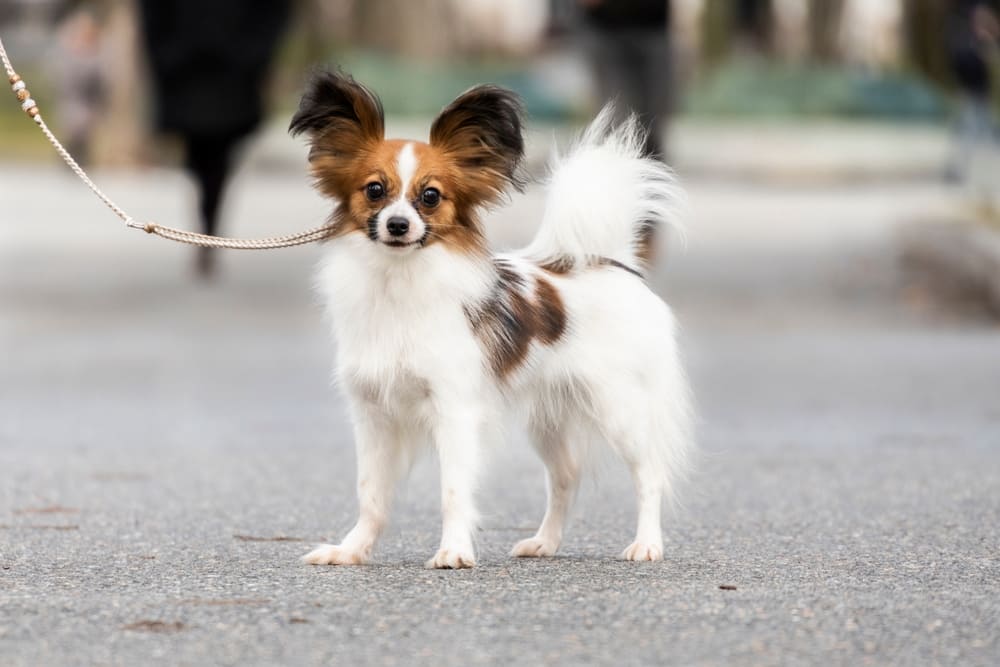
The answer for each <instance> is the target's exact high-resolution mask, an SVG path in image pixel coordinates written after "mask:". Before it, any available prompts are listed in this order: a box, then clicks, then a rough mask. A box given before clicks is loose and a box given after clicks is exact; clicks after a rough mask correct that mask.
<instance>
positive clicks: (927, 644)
mask: <svg viewBox="0 0 1000 667" xmlns="http://www.w3.org/2000/svg"><path fill="white" fill-rule="evenodd" d="M101 179H102V182H103V183H105V184H106V185H107V186H108V188H109V189H110V190H112V191H113V192H115V193H122V199H123V203H126V204H127V205H128V206H129V207H130V208H134V209H136V210H140V211H148V212H155V213H156V215H158V216H159V217H160V219H161V220H163V221H174V220H177V219H179V218H182V217H183V216H184V214H185V213H186V211H187V209H186V208H185V207H184V204H183V203H182V202H183V201H184V197H183V196H184V195H185V194H186V192H187V186H186V184H185V183H184V182H183V181H182V180H180V179H179V178H178V177H177V176H176V175H173V174H170V173H164V172H156V171H153V172H147V173H140V174H133V175H122V174H117V175H116V174H105V175H102V176H101ZM0 182H2V183H3V184H4V186H3V187H4V199H5V208H4V210H3V211H2V212H0V337H2V339H0V566H2V569H0V664H2V665H5V666H6V665H57V664H58V665H66V664H123V665H126V664H140V663H141V664H205V663H218V664H239V665H269V664H277V663H284V664H317V665H318V664H400V665H410V664H433V665H468V664H488V663H494V664H511V663H513V662H515V661H518V662H521V663H522V664H537V663H543V664H606V665H609V664H614V665H618V664H639V663H642V664H664V663H678V664H706V665H707V664H736V665H741V664H755V665H756V664H795V663H812V664H817V663H820V664H830V663H834V664H851V665H856V664H862V663H877V664H928V663H938V664H982V665H990V664H997V663H998V662H1000V643H998V642H1000V329H998V328H997V327H996V325H993V324H990V323H989V322H988V321H986V320H985V319H982V318H980V317H979V316H978V315H977V313H975V312H974V311H963V312H958V311H956V310H954V309H947V310H945V309H942V308H940V307H937V306H936V305H935V303H934V302H933V300H931V299H930V298H929V297H928V295H927V294H926V293H925V292H924V290H922V289H921V288H920V287H919V286H914V285H913V284H912V283H907V282H905V281H904V280H903V276H902V274H901V273H900V271H899V269H898V268H897V265H896V258H895V254H894V251H893V248H894V242H893V234H894V232H895V223H896V221H897V220H899V219H900V218H902V217H905V214H906V212H907V211H912V210H923V209H926V208H927V207H930V206H935V205H937V204H938V203H939V202H940V197H941V193H939V192H937V191H935V190H934V189H933V188H931V187H928V186H925V185H914V184H910V185H907V184H894V185H883V186H881V187H879V188H878V189H865V188H856V187H855V188H847V187H841V188H803V187H795V188H781V187H777V186H770V187H766V188H750V187H741V186H738V185H733V184H731V183H720V182H714V183H713V182H709V181H699V182H695V183H692V184H690V187H691V192H692V198H693V200H694V206H695V210H696V212H697V221H696V223H695V225H694V228H693V230H692V241H691V244H690V248H689V250H688V252H687V254H686V255H683V256H681V255H672V256H671V258H670V260H669V262H668V266H667V268H666V269H665V270H664V271H662V272H661V274H660V275H659V276H658V277H657V280H656V285H657V288H658V289H659V290H661V291H662V292H663V293H664V294H666V295H667V296H668V298H669V299H670V300H671V302H672V303H674V304H675V305H676V309H677V311H678V315H679V317H680V319H681V321H682V323H683V325H684V345H685V349H686V350H687V356H688V360H689V366H690V374H691V376H692V379H693V382H694V385H695V389H696V392H697V395H698V400H699V404H700V411H701V421H702V424H701V427H700V441H701V445H702V448H703V456H702V458H701V462H700V465H699V471H698V474H697V475H696V476H695V478H694V480H693V481H692V483H691V484H690V486H689V488H688V489H687V490H686V492H685V494H684V499H685V507H684V508H683V509H682V510H681V511H680V512H678V514H677V515H676V516H675V517H673V518H670V519H669V520H668V523H667V536H668V546H667V551H666V558H665V560H664V562H662V563H656V564H639V565H636V564H626V563H623V562H620V561H618V560H616V559H615V555H616V554H617V553H618V552H619V551H620V550H621V548H622V547H623V546H624V545H625V544H626V543H627V541H628V539H629V538H630V533H631V522H632V517H633V509H632V503H631V498H630V495H629V488H628V483H627V480H626V479H625V476H624V474H623V472H622V471H620V470H619V469H618V467H617V466H612V472H611V474H609V475H607V476H604V477H602V478H600V480H599V481H596V482H595V483H593V484H588V485H585V488H584V490H583V492H582V497H581V501H580V508H579V511H578V512H577V513H576V518H575V521H574V522H573V524H572V526H571V528H570V531H569V534H568V536H567V540H566V543H565V545H564V549H563V551H562V552H561V557H559V558H556V559H553V560H547V561H513V560H510V559H508V558H507V557H506V555H505V554H506V551H507V550H508V549H509V547H510V545H511V544H513V542H514V541H516V540H517V539H519V538H521V537H524V536H526V535H528V534H530V532H531V531H532V530H533V528H534V522H535V521H536V520H537V519H538V518H539V516H540V513H541V509H542V503H543V490H542V488H543V487H542V474H541V468H540V466H539V465H538V464H537V463H536V462H535V460H534V458H533V455H532V454H531V453H530V451H529V449H528V448H527V446H526V444H525V443H524V442H523V441H522V439H521V438H520V437H514V438H513V439H512V441H511V442H510V444H509V445H508V446H507V447H505V448H504V449H503V450H502V451H498V452H496V453H495V454H494V457H495V463H494V465H492V466H491V473H492V474H491V476H490V479H489V480H488V481H487V483H486V485H485V489H484V493H483V508H482V509H483V511H484V514H485V520H484V522H483V527H482V531H481V533H480V535H479V542H480V552H481V554H480V560H481V565H480V566H479V567H478V568H476V569H475V570H472V571H461V572H436V571H427V570H424V569H422V567H421V563H422V562H423V561H424V559H425V558H426V557H427V556H429V555H430V554H431V553H432V551H433V549H434V547H435V544H436V539H437V529H438V518H437V507H436V498H437V491H436V489H435V472H434V469H433V466H431V465H423V466H421V467H418V469H417V470H416V471H415V474H414V476H413V478H412V480H411V481H410V483H409V484H408V485H407V486H406V488H405V490H404V492H403V494H402V496H401V498H400V502H399V509H398V511H397V513H396V517H395V521H394V525H393V527H392V529H391V530H390V531H389V533H388V535H387V538H386V539H385V540H384V542H383V544H382V547H381V550H380V551H379V553H378V556H377V562H376V564H374V565H372V566H369V567H363V568H354V569H350V568H345V569H339V568H315V567H307V566H303V565H300V564H299V563H298V562H297V558H298V556H299V555H300V554H301V553H303V552H304V551H305V549H306V548H307V546H308V545H309V543H312V542H316V541H320V540H327V539H334V538H336V537H337V535H338V534H339V533H340V532H341V531H343V530H344V528H346V527H347V526H348V525H349V522H350V520H351V518H352V514H353V512H354V502H353V498H352V495H353V494H352V486H353V459H352V453H351V444H350V441H349V437H348V434H347V429H346V425H345V421H344V417H343V415H342V412H341V404H340V401H339V399H338V398H337V397H336V395H335V393H334V392H333V391H332V390H331V388H330V387H329V382H328V377H329V376H328V369H329V366H330V362H329V360H330V357H331V351H330V349H329V343H328V341H327V338H326V336H325V334H324V325H323V322H322V316H321V313H320V309H319V307H318V306H317V305H316V303H315V301H314V299H313V297H312V296H311V295H310V293H309V290H308V285H309V282H310V276H311V272H312V265H313V264H314V262H315V259H316V256H317V255H316V251H315V250H314V249H311V248H305V249H300V250H289V251H285V252H283V253H276V254H268V255H264V254H262V255H228V256H226V264H225V278H224V280H223V281H222V282H221V283H219V284H217V285H212V286H204V285H197V284H194V283H193V282H192V281H190V280H189V279H188V277H187V274H186V273H187V271H186V270H187V268H188V264H189V259H190V258H189V256H188V254H187V253H186V251H184V249H177V248H172V247H168V246H166V245H164V244H163V243H162V242H158V241H156V240H154V239H150V238H147V237H145V236H142V235H141V234H138V233H135V232H126V231H123V230H120V229H118V228H117V227H115V225H114V221H113V219H112V218H110V217H109V216H106V215H104V214H103V212H102V211H100V210H99V209H97V208H96V205H95V204H94V203H93V202H91V201H90V200H89V199H88V198H87V196H86V195H85V194H84V193H82V192H80V190H79V188H78V187H77V186H76V184H74V183H73V182H72V181H71V180H69V179H68V178H65V177H63V176H62V175H61V174H60V173H59V172H50V171H48V170H44V169H42V170H35V171H27V172H25V171H21V170H15V169H13V168H0ZM538 209H539V197H538V195H537V193H529V195H528V196H527V197H526V198H524V199H522V200H518V202H516V203H515V205H514V206H513V207H512V208H511V209H508V210H505V211H503V212H500V213H499V214H498V215H497V216H496V221H495V223H494V230H495V234H496V236H497V237H498V239H499V240H500V241H501V242H513V241H516V240H517V239H519V238H523V236H524V235H525V233H526V227H530V221H531V220H532V219H533V218H535V217H536V216H537V214H538ZM12 211H31V216H17V215H15V214H12V213H11V212H12ZM322 214H323V205H322V203H321V202H319V201H318V200H317V199H315V198H314V197H313V196H312V195H311V194H310V193H309V192H308V190H307V189H306V186H305V183H304V181H303V180H302V179H300V178H299V177H298V176H297V175H294V174H292V175H286V174H268V173H264V172H261V173H256V174H250V175H245V176H244V177H243V178H242V179H241V180H240V181H239V182H238V183H237V190H236V198H235V200H234V204H233V206H232V207H231V211H230V215H231V218H232V219H233V220H239V221H240V224H239V225H238V226H237V227H236V228H235V231H237V232H240V233H255V232H259V231H262V230H265V229H271V230H273V229H275V228H297V227H300V226H304V225H308V224H312V223H313V222H315V221H316V220H319V219H321V217H322ZM43 223H44V224H46V225H49V224H51V227H49V226H46V227H42V226H41V225H42V224H43ZM720 585H726V586H733V587H735V590H721V589H720Z"/></svg>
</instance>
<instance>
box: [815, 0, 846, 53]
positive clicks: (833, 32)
mask: <svg viewBox="0 0 1000 667" xmlns="http://www.w3.org/2000/svg"><path fill="white" fill-rule="evenodd" d="M843 16H844V0H810V2H809V22H808V25H809V54H810V55H811V56H812V58H813V60H816V61H819V62H833V61H836V60H838V59H839V58H840V56H841V53H840V46H839V39H838V38H839V36H840V25H841V20H842V19H843Z"/></svg>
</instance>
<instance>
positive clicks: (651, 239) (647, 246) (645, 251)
mask: <svg viewBox="0 0 1000 667" xmlns="http://www.w3.org/2000/svg"><path fill="white" fill-rule="evenodd" d="M635 254H636V256H637V257H638V258H639V259H640V260H641V261H642V264H643V266H646V267H650V266H652V265H653V264H654V263H655V260H656V226H655V225H654V224H653V223H651V222H644V223H642V227H641V228H640V230H639V243H638V244H637V245H636V250H635Z"/></svg>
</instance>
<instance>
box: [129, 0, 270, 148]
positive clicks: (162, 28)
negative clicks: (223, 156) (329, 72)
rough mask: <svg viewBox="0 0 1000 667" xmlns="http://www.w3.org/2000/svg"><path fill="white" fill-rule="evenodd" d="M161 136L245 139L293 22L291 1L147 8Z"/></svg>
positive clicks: (221, 0) (175, 2)
mask: <svg viewBox="0 0 1000 667" xmlns="http://www.w3.org/2000/svg"><path fill="white" fill-rule="evenodd" d="M139 7H140V13H141V20H142V31H143V36H144V39H145V43H146V47H147V51H148V54H149V65H150V71H151V74H152V78H153V84H154V89H155V96H156V106H155V109H156V123H157V127H158V128H159V129H160V130H163V131H166V132H177V133H179V134H181V135H184V136H228V137H233V138H236V137H240V136H243V135H245V134H247V133H249V132H250V131H251V130H253V128H254V127H255V126H256V125H257V124H258V123H259V122H260V120H261V117H262V113H263V111H262V101H261V89H262V87H263V84H264V78H265V75H266V73H267V69H268V65H269V63H270V61H271V59H272V57H273V55H274V52H275V49H276V47H277V44H278V40H279V38H280V36H281V33H282V31H283V29H284V26H285V22H286V20H287V18H288V13H289V5H288V3H287V2H285V1H283V0H140V2H139Z"/></svg>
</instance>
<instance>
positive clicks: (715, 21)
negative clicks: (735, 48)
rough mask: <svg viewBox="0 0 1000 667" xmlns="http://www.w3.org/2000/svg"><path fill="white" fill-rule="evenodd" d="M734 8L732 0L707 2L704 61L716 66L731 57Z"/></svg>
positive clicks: (703, 30)
mask: <svg viewBox="0 0 1000 667" xmlns="http://www.w3.org/2000/svg"><path fill="white" fill-rule="evenodd" d="M732 14H733V6H732V2H730V0H705V9H704V13H703V14H702V26H701V32H702V38H701V53H702V59H703V60H704V61H705V63H706V64H707V65H709V66H712V65H716V64H718V63H719V62H721V61H723V60H725V58H726V56H728V55H729V47H730V42H731V41H732V23H733V19H732Z"/></svg>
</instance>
